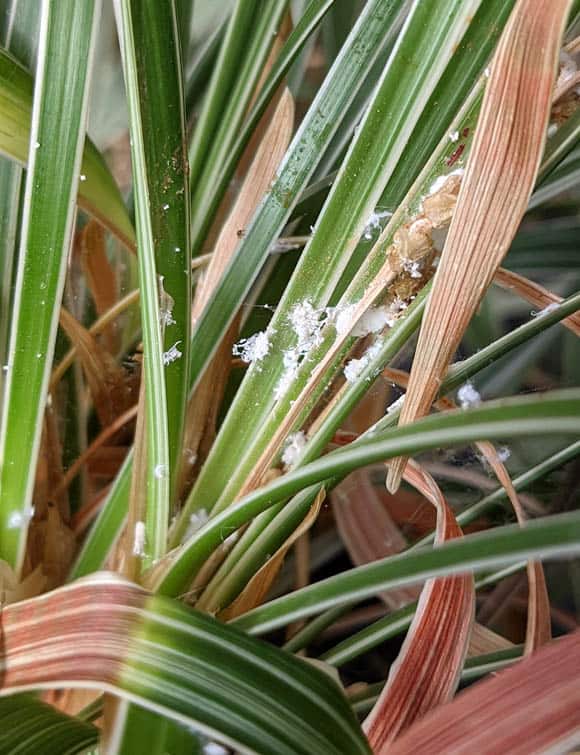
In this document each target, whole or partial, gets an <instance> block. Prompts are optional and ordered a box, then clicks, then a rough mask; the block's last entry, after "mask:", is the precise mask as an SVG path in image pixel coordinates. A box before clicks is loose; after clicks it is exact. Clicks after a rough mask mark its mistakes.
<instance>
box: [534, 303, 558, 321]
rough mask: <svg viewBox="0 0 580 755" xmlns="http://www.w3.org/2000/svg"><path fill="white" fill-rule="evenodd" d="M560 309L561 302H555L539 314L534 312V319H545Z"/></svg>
mask: <svg viewBox="0 0 580 755" xmlns="http://www.w3.org/2000/svg"><path fill="white" fill-rule="evenodd" d="M559 307H560V304H559V302H557V301H554V302H552V303H551V304H548V306H547V307H544V309H540V311H539V312H532V313H531V314H532V317H544V316H545V315H549V314H550V312H555V311H556V310H557V309H558V308H559Z"/></svg>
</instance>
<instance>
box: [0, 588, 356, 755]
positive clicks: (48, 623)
mask: <svg viewBox="0 0 580 755" xmlns="http://www.w3.org/2000/svg"><path fill="white" fill-rule="evenodd" d="M30 611H33V612H34V615H36V616H39V617H40V616H41V617H42V619H43V620H42V621H41V622H36V623H35V624H34V625H30V623H29V621H28V617H29V616H30ZM71 614H74V615H75V617H76V619H75V621H70V616H71ZM23 627H25V628H26V631H23ZM3 631H4V638H5V648H6V652H5V655H4V658H3V687H2V694H3V695H7V694H10V691H11V689H12V688H13V687H14V685H15V683H16V684H18V687H19V688H20V689H29V688H38V687H39V686H41V687H42V686H46V687H57V688H58V687H65V688H66V687H68V686H71V685H76V684H78V683H79V682H82V684H83V686H85V687H89V688H93V687H97V688H98V689H100V690H103V689H104V690H105V691H106V692H109V693H110V692H112V693H113V694H115V695H117V696H119V697H121V698H123V699H124V700H128V701H130V702H132V703H137V704H138V705H140V706H142V707H144V708H147V709H148V710H151V711H153V712H154V713H157V714H161V715H162V716H166V717H168V718H170V719H171V720H173V721H178V722H181V723H183V724H185V725H186V726H188V727H193V728H195V729H196V730H199V731H201V732H203V733H204V734H207V735H208V736H210V737H211V738H212V739H217V740H218V741H221V742H224V743H227V744H228V745H230V746H232V747H233V748H234V749H239V750H241V751H242V752H252V753H261V754H263V755H272V753H277V754H278V753H279V754H280V755H356V754H357V753H360V754H361V755H362V754H363V753H364V754H366V755H368V753H369V749H368V745H367V742H366V739H365V737H364V735H363V734H362V732H361V730H360V727H359V725H358V724H357V722H356V720H355V718H354V715H353V713H352V711H351V709H350V706H349V705H348V702H347V701H346V699H345V697H344V695H343V692H342V689H341V688H340V687H339V686H338V685H337V684H336V682H335V681H334V680H333V679H331V678H330V677H329V676H328V675H327V674H326V673H324V672H322V671H320V670H319V669H317V668H315V667H314V666H313V665H311V664H309V663H307V662H305V661H303V660H301V659H298V658H296V657H295V656H293V655H291V654H290V653H286V652H285V651H282V650H279V649H278V648H276V647H273V646H272V645H269V644H267V643H264V642H262V641H260V640H257V639H255V638H253V637H248V636H247V635H245V634H243V633H242V632H239V631H238V630H236V629H234V628H233V627H231V626H228V625H225V624H222V623H220V622H218V621H216V620H215V619H214V618H212V617H211V616H208V615H206V614H202V613H200V612H199V611H194V610H192V609H190V608H188V607H186V606H184V605H182V604H180V603H178V602H177V601H174V600H171V599H168V598H163V597H158V596H150V595H148V594H147V593H145V592H144V591H143V590H142V589H141V588H139V587H137V586H136V585H133V584H131V583H129V582H126V581H124V580H121V579H119V578H117V577H115V576H113V575H109V574H99V575H95V576H94V577H91V578H89V579H86V580H81V581H79V582H77V583H75V584H74V585H70V586H68V587H66V588H62V589H60V590H55V591H53V592H51V593H48V594H46V595H43V596H41V597H39V598H34V599H33V600H31V601H27V602H25V603H20V604H18V605H14V606H9V607H8V608H7V609H6V610H5V611H4V612H3ZM35 637H41V639H42V647H43V662H42V663H39V660H38V656H37V653H36V652H34V651H31V644H30V643H31V642H33V641H34V639H35ZM63 648H66V652H63Z"/></svg>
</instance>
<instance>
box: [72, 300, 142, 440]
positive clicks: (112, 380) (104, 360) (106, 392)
mask: <svg viewBox="0 0 580 755" xmlns="http://www.w3.org/2000/svg"><path fill="white" fill-rule="evenodd" d="M60 324H61V327H62V329H63V330H64V331H65V333H66V334H67V336H68V337H69V338H70V340H71V342H72V343H73V344H74V346H75V349H76V351H77V354H78V355H79V358H80V360H81V364H82V366H83V370H84V373H85V376H86V378H87V383H88V385H89V389H90V391H91V396H92V398H93V403H94V405H95V410H96V412H97V415H98V417H99V421H100V423H101V425H102V426H103V427H106V426H107V425H109V424H110V423H111V422H113V421H114V420H115V418H116V417H118V416H119V414H122V412H124V411H125V410H126V409H128V408H129V406H130V405H131V403H132V402H133V401H134V397H133V396H132V395H131V394H132V390H131V386H130V385H129V383H128V381H127V379H126V375H125V371H124V370H123V368H122V367H120V366H119V365H118V364H117V363H116V362H115V360H114V359H113V357H112V356H111V354H110V353H109V352H108V351H107V350H106V349H105V348H104V347H103V346H101V345H100V344H99V343H98V342H97V340H96V339H95V338H94V336H92V335H91V334H90V333H89V331H88V330H87V329H86V328H85V327H83V326H82V325H81V324H80V323H79V322H78V321H77V320H75V318H74V317H73V316H72V315H71V314H70V312H68V311H67V310H66V309H65V308H64V307H62V308H61V311H60Z"/></svg>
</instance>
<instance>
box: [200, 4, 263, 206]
mask: <svg viewBox="0 0 580 755" xmlns="http://www.w3.org/2000/svg"><path fill="white" fill-rule="evenodd" d="M256 6H257V1H256V0H235V4H234V7H233V10H232V13H231V15H230V19H229V21H228V24H227V27H226V30H225V36H224V39H223V42H222V44H221V47H220V51H219V55H218V59H217V61H216V64H215V67H214V70H213V74H212V77H211V80H210V83H209V87H208V91H207V93H206V95H205V99H204V103H203V108H202V111H201V113H200V115H199V118H198V121H197V124H196V128H195V131H194V133H193V135H192V141H191V144H190V147H189V180H190V186H191V187H195V186H196V185H197V182H198V180H199V176H200V174H201V171H202V169H203V165H204V162H205V160H206V158H207V155H208V152H209V150H210V149H211V142H212V138H213V135H214V134H215V131H216V129H217V128H218V124H219V121H220V116H221V114H222V113H223V111H224V110H225V108H226V106H227V101H228V97H229V96H230V95H231V92H232V90H233V88H234V86H235V82H236V78H237V75H238V73H239V64H240V60H241V59H243V57H244V45H245V43H246V40H247V36H248V32H249V30H250V27H251V23H252V19H253V18H254V16H255V12H256ZM194 209H195V208H194Z"/></svg>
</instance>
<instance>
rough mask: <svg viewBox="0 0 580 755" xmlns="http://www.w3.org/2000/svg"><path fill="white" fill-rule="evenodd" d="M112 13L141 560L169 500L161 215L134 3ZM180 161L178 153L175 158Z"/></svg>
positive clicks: (155, 547) (161, 525) (159, 537)
mask: <svg viewBox="0 0 580 755" xmlns="http://www.w3.org/2000/svg"><path fill="white" fill-rule="evenodd" d="M147 7H153V4H152V5H151V6H147ZM115 11H116V16H117V28H118V31H119V42H120V46H121V55H122V58H123V68H124V75H125V87H126V90H127V99H128V104H129V118H130V130H131V141H132V149H131V154H132V163H133V181H134V192H135V204H136V221H137V243H138V248H139V254H138V261H139V288H140V290H141V296H140V303H141V322H142V329H143V349H144V370H143V380H145V386H146V387H145V391H146V393H145V397H146V399H145V404H146V417H147V420H146V438H147V466H146V469H147V474H146V491H147V492H146V498H147V507H146V521H145V532H146V536H145V543H144V544H143V548H142V549H139V550H143V554H144V556H145V558H146V560H152V559H157V558H159V557H160V556H161V555H163V553H164V552H165V548H166V544H167V528H168V525H169V497H170V478H169V475H170V467H169V464H170V456H169V434H168V418H167V398H166V395H167V394H166V385H165V367H164V348H163V338H162V333H161V302H160V287H159V280H158V277H157V275H158V271H157V268H156V255H155V231H156V230H157V229H158V227H159V223H160V221H161V217H163V212H164V210H163V207H162V206H160V202H159V200H160V196H159V194H158V189H159V186H158V183H157V181H158V179H159V175H158V174H157V171H158V170H159V166H158V165H157V166H156V165H155V164H154V163H153V164H152V162H151V161H152V158H153V150H152V148H151V146H150V144H149V142H148V139H149V138H150V136H151V135H150V134H149V132H145V130H144V125H145V120H147V122H149V118H148V113H149V111H148V104H147V102H146V101H143V99H142V97H141V82H143V83H145V82H144V81H143V79H142V77H143V76H144V72H143V71H142V70H141V69H140V68H139V65H138V57H137V51H136V42H137V40H136V36H135V26H136V24H135V22H134V18H133V13H134V8H133V3H132V2H131V0H116V3H115ZM155 146H156V147H158V146H159V145H155ZM180 157H181V151H180V153H179V158H178V159H180ZM164 167H165V166H164ZM166 209H169V208H166ZM178 212H179V210H178ZM180 289H181V287H180ZM183 326H184V325H183V324H182V327H183ZM178 346H179V344H176V348H178Z"/></svg>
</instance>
